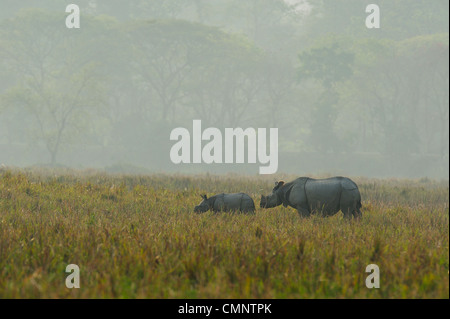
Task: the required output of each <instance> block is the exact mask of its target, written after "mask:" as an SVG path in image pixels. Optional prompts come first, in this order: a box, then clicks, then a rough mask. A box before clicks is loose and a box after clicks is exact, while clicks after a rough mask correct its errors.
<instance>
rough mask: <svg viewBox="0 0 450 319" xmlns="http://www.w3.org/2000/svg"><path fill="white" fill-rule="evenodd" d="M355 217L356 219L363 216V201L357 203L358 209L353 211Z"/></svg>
mask: <svg viewBox="0 0 450 319" xmlns="http://www.w3.org/2000/svg"><path fill="white" fill-rule="evenodd" d="M353 217H355V218H356V219H360V218H362V212H361V202H360V201H359V202H357V203H356V210H354V211H353Z"/></svg>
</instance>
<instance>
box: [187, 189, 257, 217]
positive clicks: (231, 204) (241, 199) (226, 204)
mask: <svg viewBox="0 0 450 319" xmlns="http://www.w3.org/2000/svg"><path fill="white" fill-rule="evenodd" d="M201 197H202V198H203V201H202V202H201V203H200V204H199V205H197V206H195V208H194V212H196V213H205V212H207V211H208V210H212V211H213V212H215V213H217V212H242V213H250V214H253V213H254V212H255V203H254V202H253V199H252V198H251V197H250V196H248V195H247V194H244V193H237V194H218V195H215V196H213V197H210V198H208V197H207V196H206V195H201Z"/></svg>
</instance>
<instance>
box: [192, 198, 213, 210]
mask: <svg viewBox="0 0 450 319" xmlns="http://www.w3.org/2000/svg"><path fill="white" fill-rule="evenodd" d="M200 196H201V197H202V198H203V200H202V202H201V203H200V204H198V205H197V206H195V208H194V212H196V213H205V212H207V211H208V210H209V208H210V207H209V200H208V197H207V196H206V195H200Z"/></svg>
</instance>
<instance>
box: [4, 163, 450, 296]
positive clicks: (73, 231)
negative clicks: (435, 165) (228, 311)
mask: <svg viewBox="0 0 450 319" xmlns="http://www.w3.org/2000/svg"><path fill="white" fill-rule="evenodd" d="M294 177H295V176H290V177H289V176H282V178H283V179H284V180H287V181H289V180H291V179H293V178H294ZM353 180H354V181H355V182H357V183H358V185H359V188H360V191H361V195H362V204H363V209H362V210H363V218H362V220H360V221H355V220H352V221H346V220H344V219H343V217H342V214H341V213H339V214H338V215H336V216H333V217H330V218H320V217H312V218H309V219H301V218H299V216H298V215H297V213H296V211H294V210H293V209H292V208H284V207H282V206H281V207H277V208H274V209H269V210H263V209H260V208H259V197H260V194H261V193H264V194H268V193H270V190H271V188H272V185H273V181H274V177H243V176H232V175H227V176H209V175H203V176H175V175H167V176H164V175H154V176H118V175H116V176H112V175H104V174H101V173H98V172H95V171H83V172H77V171H39V170H22V171H6V170H4V171H3V172H0V298H449V187H448V182H436V181H430V180H427V179H422V180H415V181H412V180H410V181H407V180H403V181H399V180H373V179H365V178H353ZM238 191H243V192H246V193H248V194H249V195H251V196H252V197H253V199H254V200H255V204H256V206H257V211H256V214H255V215H250V216H249V215H240V214H226V213H221V214H216V215H214V214H213V213H211V212H208V213H206V214H202V215H197V214H195V213H193V207H194V206H195V205H196V204H198V203H199V202H200V201H201V198H200V196H199V194H202V193H206V194H208V195H213V194H215V193H219V192H238ZM372 263H375V264H377V265H378V266H379V268H380V275H381V279H380V288H379V289H368V288H367V287H366V286H365V280H366V277H367V276H368V275H369V274H368V273H365V268H366V266H367V265H369V264H372ZM68 264H77V265H78V266H79V267H80V285H81V288H80V289H68V288H66V286H65V280H66V277H67V276H68V274H67V273H65V268H66V266H67V265H68Z"/></svg>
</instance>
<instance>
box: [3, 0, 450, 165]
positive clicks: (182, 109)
mask: <svg viewBox="0 0 450 319" xmlns="http://www.w3.org/2000/svg"><path fill="white" fill-rule="evenodd" d="M69 3H72V1H60V0H42V1H34V0H23V1H20V2H18V1H10V0H3V2H2V11H1V12H0V24H1V25H0V27H1V28H0V145H2V144H5V143H7V144H8V145H16V144H20V145H29V146H30V147H45V149H46V150H47V152H48V155H49V156H48V158H49V161H50V162H51V163H52V164H56V163H58V161H59V160H58V158H59V157H60V155H61V154H64V153H65V152H66V151H67V150H68V149H71V148H76V147H77V145H78V146H79V145H84V146H85V145H89V146H90V147H92V148H97V149H102V150H103V149H108V148H110V149H112V151H111V152H113V153H114V154H116V155H117V154H119V155H117V157H119V158H125V159H126V160H128V159H130V160H134V158H141V159H142V161H147V159H148V158H150V159H149V161H150V162H151V163H150V164H152V165H154V166H157V165H163V164H165V163H164V159H161V158H162V157H161V155H160V153H164V152H165V151H164V147H167V145H166V144H167V138H168V136H169V131H170V129H171V128H173V127H176V126H179V125H184V126H186V125H190V123H192V119H197V118H201V119H202V120H203V123H204V125H208V126H215V127H220V128H224V127H250V126H252V127H269V126H270V127H278V128H279V130H280V132H279V136H280V147H281V150H280V151H281V152H283V151H284V152H293V153H295V152H308V153H314V154H320V155H323V156H324V158H327V160H328V161H332V158H331V157H330V156H329V154H330V153H333V154H334V155H336V154H341V153H347V154H353V156H358V154H366V153H370V154H377V155H379V156H383V157H386V158H389V163H390V162H392V161H394V160H395V159H399V163H400V160H405V159H408V158H409V157H411V156H422V157H425V156H433V157H436V158H439V159H440V160H445V159H448V153H449V150H448V141H449V134H448V131H449V129H448V117H449V114H448V110H449V109H448V103H449V95H448V82H449V80H448V79H449V74H448V56H449V41H448V1H446V0H433V1H424V0H417V1H410V0H398V1H392V0H380V1H378V2H377V4H378V5H379V6H380V9H381V28H380V29H370V30H369V29H367V28H366V26H365V23H364V22H365V18H366V16H367V14H366V12H365V7H366V5H367V3H366V2H364V1H361V0H347V1H335V0H307V1H302V0H296V1H295V0H290V1H283V0H263V1H260V0H249V1H238V0H194V1H189V2H187V1H184V0H165V1H159V0H150V1H144V0H130V1H119V0H107V1H106V0H80V1H77V4H78V5H79V6H80V7H81V11H82V27H81V29H79V30H76V31H74V30H68V29H66V28H65V27H64V17H65V16H66V13H65V12H64V9H65V6H66V5H67V4H69ZM24 8H27V9H25V10H22V9H24ZM149 150H151V151H152V152H150V151H149ZM154 150H162V151H159V152H154ZM144 152H147V153H144ZM148 153H151V155H150V157H149V154H148ZM122 154H131V155H126V156H128V157H125V155H122ZM152 156H153V157H152ZM150 164H149V165H150ZM447 172H448V170H447Z"/></svg>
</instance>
